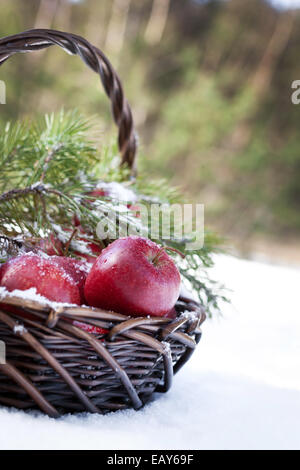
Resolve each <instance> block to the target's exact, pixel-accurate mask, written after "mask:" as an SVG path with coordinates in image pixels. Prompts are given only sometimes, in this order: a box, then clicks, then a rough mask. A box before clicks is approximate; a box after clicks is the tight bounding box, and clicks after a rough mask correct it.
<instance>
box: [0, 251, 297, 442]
mask: <svg viewBox="0 0 300 470" xmlns="http://www.w3.org/2000/svg"><path fill="white" fill-rule="evenodd" d="M214 274H215V277H217V278H218V279H220V280H224V282H226V284H227V286H228V288H230V289H232V294H231V298H232V304H231V305H226V306H224V310H223V317H221V318H215V319H214V320H207V321H206V322H205V323H204V324H203V327H202V330H203V338H202V340H201V342H200V344H199V347H198V349H197V350H196V352H195V354H194V356H193V357H192V358H191V359H190V361H189V362H188V364H186V366H185V367H184V368H183V369H182V370H181V371H180V372H179V373H178V375H177V376H176V377H175V378H174V384H173V387H172V389H171V391H170V392H168V393H167V394H165V395H160V396H158V397H157V399H156V400H155V401H153V402H152V403H150V404H148V405H147V406H146V407H145V408H143V409H142V410H140V411H138V412H136V411H132V410H127V411H122V412H116V413H111V414H109V415H106V416H98V415H92V414H84V415H77V416H67V417H64V418H61V419H59V420H54V419H51V418H48V417H45V416H42V415H40V414H31V415H28V414H25V413H23V412H19V411H16V410H9V409H6V408H4V407H2V408H0V424H1V426H0V448H1V449H114V450H117V449H299V448H300V303H299V275H300V269H296V268H295V269H292V268H288V267H280V266H275V265H268V264H262V263H259V262H253V261H245V260H239V259H236V258H233V257H229V256H220V257H218V258H217V262H216V267H215V272H214Z"/></svg>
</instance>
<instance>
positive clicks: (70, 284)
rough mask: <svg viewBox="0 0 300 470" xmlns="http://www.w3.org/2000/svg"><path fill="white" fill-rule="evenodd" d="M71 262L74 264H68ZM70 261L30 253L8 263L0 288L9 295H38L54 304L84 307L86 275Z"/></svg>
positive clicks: (1, 274)
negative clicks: (28, 292)
mask: <svg viewBox="0 0 300 470" xmlns="http://www.w3.org/2000/svg"><path fill="white" fill-rule="evenodd" d="M66 260H71V261H66ZM74 261H75V262H77V263H78V261H77V260H72V259H71V258H64V257H60V256H46V257H44V256H39V255H37V254H33V253H32V254H31V253H28V254H26V255H21V256H18V257H16V258H12V259H11V260H9V261H7V262H6V263H5V264H4V265H2V266H1V269H0V286H2V287H5V288H6V289H7V290H8V291H13V290H15V289H18V290H27V289H30V288H33V287H35V288H36V292H37V293H38V294H40V295H42V296H43V297H46V298H47V299H49V300H52V301H55V302H66V303H71V304H77V305H81V303H82V302H83V283H84V281H85V277H86V273H84V272H83V271H82V273H80V272H78V270H77V268H75V263H74Z"/></svg>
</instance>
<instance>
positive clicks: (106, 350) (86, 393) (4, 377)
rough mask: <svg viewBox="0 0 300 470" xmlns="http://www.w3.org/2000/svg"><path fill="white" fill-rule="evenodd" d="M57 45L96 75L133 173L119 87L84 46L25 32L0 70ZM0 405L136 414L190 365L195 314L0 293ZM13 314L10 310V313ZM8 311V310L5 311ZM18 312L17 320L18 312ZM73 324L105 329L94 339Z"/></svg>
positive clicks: (8, 45)
mask: <svg viewBox="0 0 300 470" xmlns="http://www.w3.org/2000/svg"><path fill="white" fill-rule="evenodd" d="M55 44H56V45H58V46H60V47H62V48H63V49H64V50H65V51H67V52H69V53H71V54H77V55H79V56H80V57H81V59H82V60H83V61H84V62H85V63H86V64H87V65H88V66H89V67H90V68H91V69H92V70H94V71H95V72H97V73H98V74H99V75H100V78H101V81H102V84H103V86H104V89H105V92H106V94H107V95H108V96H109V98H110V100H111V104H112V114H113V117H114V120H115V122H116V124H117V126H118V128H119V139H118V144H119V150H120V154H121V164H127V165H128V166H129V168H130V169H131V172H132V174H134V173H135V154H136V136H135V131H134V126H133V120H132V114H131V110H130V107H129V105H128V103H127V101H126V100H125V98H124V95H123V90H122V86H121V83H120V80H119V78H118V76H117V74H116V72H115V71H114V69H113V68H112V66H111V64H110V62H109V61H108V59H107V58H106V57H105V56H104V54H103V53H102V52H101V51H100V50H99V49H97V48H96V47H94V46H92V45H91V44H90V43H89V42H87V41H86V40H85V39H83V38H81V37H79V36H76V35H74V34H68V33H64V32H59V31H53V30H41V29H38V30H37V29H36V30H30V31H26V32H24V33H21V34H17V35H14V36H9V37H6V38H3V39H1V40H0V65H1V64H3V63H4V62H5V61H6V60H7V59H8V58H9V57H10V56H12V55H13V54H15V53H17V52H31V51H35V50H39V49H43V48H47V47H50V46H52V45H55ZM0 295H1V296H0V298H1V302H5V304H9V305H10V306H13V310H14V311H15V312H16V313H8V311H5V309H3V307H2V308H1V310H0V340H2V341H4V343H5V345H6V363H5V364H2V365H0V403H1V404H3V405H7V406H13V407H15V408H19V409H23V410H29V409H39V410H41V411H43V412H44V413H46V414H48V415H49V416H52V417H58V416H60V415H62V414H65V413H70V412H83V411H88V412H92V413H105V412H108V411H112V410H119V409H124V408H130V407H133V408H135V409H139V408H141V407H142V406H143V404H145V403H146V402H147V400H149V398H150V397H151V395H152V394H153V393H154V392H167V391H168V390H169V389H170V387H171V384H172V378H173V375H174V374H175V373H177V372H178V371H179V369H180V368H181V367H182V366H183V365H184V364H185V363H186V361H187V360H188V359H189V358H190V356H191V355H192V353H193V351H194V350H195V347H196V345H197V343H198V342H199V340H200V337H201V330H200V324H201V323H202V322H203V321H204V320H205V313H204V311H203V309H202V307H201V306H200V305H199V304H198V303H197V302H195V301H193V300H191V299H190V298H187V297H183V296H181V297H180V298H179V300H178V301H177V304H176V310H177V312H178V317H177V318H176V319H175V320H170V319H167V318H159V317H151V318H149V317H143V318H131V317H127V316H124V315H121V314H119V313H116V312H108V311H104V310H101V309H95V308H89V307H71V306H70V307H62V306H59V307H58V308H55V309H54V308H53V305H52V304H51V303H50V302H49V303H47V302H46V303H42V302H39V301H35V300H31V299H24V298H23V297H18V296H17V295H14V293H10V294H8V293H5V292H4V293H1V294H0ZM15 307H18V308H17V309H15ZM10 308H12V307H10ZM18 311H19V313H18ZM74 321H79V322H84V323H86V324H89V325H93V326H96V327H100V328H103V329H105V330H108V333H105V332H104V333H103V334H98V335H95V334H94V333H89V332H87V331H84V330H83V329H81V328H79V327H77V326H74Z"/></svg>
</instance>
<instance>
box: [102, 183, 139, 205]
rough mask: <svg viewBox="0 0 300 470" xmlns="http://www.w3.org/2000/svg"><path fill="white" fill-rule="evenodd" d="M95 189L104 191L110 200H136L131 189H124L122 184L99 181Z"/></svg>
mask: <svg viewBox="0 0 300 470" xmlns="http://www.w3.org/2000/svg"><path fill="white" fill-rule="evenodd" d="M97 189H104V190H105V189H106V190H107V191H108V192H109V195H110V196H111V197H112V198H114V199H118V200H119V201H128V202H134V201H136V200H137V196H136V194H135V192H134V191H132V189H129V188H126V187H125V186H124V185H123V184H121V183H116V182H114V181H112V182H111V183H106V182H104V181H100V182H99V183H98V185H97Z"/></svg>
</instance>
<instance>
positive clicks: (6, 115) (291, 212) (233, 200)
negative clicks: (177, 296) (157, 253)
mask: <svg viewBox="0 0 300 470" xmlns="http://www.w3.org/2000/svg"><path fill="white" fill-rule="evenodd" d="M33 27H39V28H50V27H51V28H55V29H61V30H64V31H70V32H74V33H77V34H80V35H82V36H84V37H86V38H87V39H88V40H89V41H90V42H92V43H93V44H95V45H97V46H98V47H100V48H101V49H103V51H104V52H105V53H106V54H107V55H108V56H109V58H110V60H111V62H112V63H113V64H114V65H115V67H116V68H117V70H118V72H119V74H120V76H121V78H122V81H123V84H124V88H125V93H126V96H127V98H128V100H129V102H130V104H131V105H132V109H133V114H134V118H135V122H136V125H137V128H138V132H139V135H140V143H141V147H140V157H141V158H140V167H141V168H143V169H146V168H147V171H148V172H149V174H151V175H154V176H155V175H158V176H159V175H163V176H165V177H167V178H168V179H169V180H170V183H171V184H175V185H179V186H180V187H181V188H182V189H183V191H184V193H185V195H186V199H187V200H188V201H195V202H199V203H205V207H206V223H208V224H209V226H213V227H215V228H217V229H218V230H219V231H221V233H223V234H224V235H225V236H226V237H228V238H229V239H231V240H234V242H235V243H236V246H238V247H239V248H240V249H242V250H243V251H244V252H247V251H249V250H250V251H251V250H252V249H253V246H254V248H255V247H256V246H257V245H259V243H262V244H263V246H264V249H265V250H268V248H269V247H270V246H271V242H272V243H273V242H274V243H275V241H276V240H277V241H278V243H279V245H280V246H283V245H285V246H286V249H288V247H290V246H291V245H292V244H294V243H296V242H295V241H296V240H297V239H298V238H299V233H300V151H299V149H300V137H299V123H300V105H298V106H297V105H293V104H292V102H291V94H292V91H293V90H292V88H291V84H292V82H293V81H294V80H297V79H300V70H299V58H298V56H299V49H300V47H299V46H300V10H296V9H294V10H280V9H275V8H274V7H273V6H272V5H271V4H270V3H268V2H267V1H264V0H251V1H245V0H228V1H224V0H219V1H217V0H212V1H200V0H198V1H196V0H143V1H141V0H100V1H99V0H81V1H80V0H77V1H75V0H73V1H71V0H26V1H24V0H1V17H0V35H1V36H6V35H9V34H13V33H16V32H20V31H22V30H25V29H30V28H33ZM0 72H1V73H0V79H1V80H4V81H5V82H6V85H7V98H6V100H7V104H6V105H5V106H4V105H2V106H1V114H0V122H1V123H3V122H5V121H6V120H15V119H17V118H23V117H24V116H30V115H32V114H35V113H44V112H49V111H56V110H59V109H60V108H61V107H62V106H64V107H65V108H67V109H68V108H71V107H74V106H76V107H77V108H78V109H79V110H80V111H84V113H85V114H86V115H97V116H99V129H100V132H99V135H100V140H101V141H104V142H108V141H109V137H108V136H110V135H114V134H113V132H115V129H113V128H112V126H111V117H110V110H109V105H108V100H107V98H106V96H105V95H104V93H103V92H102V90H101V88H100V84H99V83H98V78H97V76H96V75H95V74H93V73H92V72H91V71H90V70H89V69H87V67H85V66H84V65H83V64H82V62H81V61H80V60H79V59H78V58H77V59H75V58H72V57H69V56H68V55H66V54H65V53H64V52H63V51H62V50H61V49H58V48H50V49H49V50H46V51H41V52H37V53H35V54H30V55H26V56H24V55H23V56H21V55H16V56H15V57H13V58H12V59H10V60H9V61H8V62H7V63H5V65H4V66H3V67H2V68H1V71H0ZM99 90H100V91H99ZM282 242H285V243H282ZM279 245H276V244H275V245H274V246H275V248H274V250H275V251H276V250H277V249H278V248H277V247H278V246H279ZM296 246H297V247H298V245H296ZM298 253H299V250H298ZM294 255H295V252H293V254H292V256H294Z"/></svg>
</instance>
